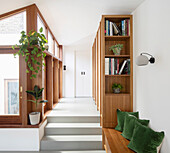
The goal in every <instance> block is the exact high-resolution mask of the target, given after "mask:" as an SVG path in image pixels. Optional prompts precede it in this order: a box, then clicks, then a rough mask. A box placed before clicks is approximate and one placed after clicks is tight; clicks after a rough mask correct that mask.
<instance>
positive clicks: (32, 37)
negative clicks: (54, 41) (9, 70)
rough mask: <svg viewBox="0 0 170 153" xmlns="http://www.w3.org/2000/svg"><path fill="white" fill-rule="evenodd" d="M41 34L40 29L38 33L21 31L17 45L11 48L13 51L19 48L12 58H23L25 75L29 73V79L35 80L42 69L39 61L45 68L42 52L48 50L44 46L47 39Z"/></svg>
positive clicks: (41, 30) (41, 29)
mask: <svg viewBox="0 0 170 153" xmlns="http://www.w3.org/2000/svg"><path fill="white" fill-rule="evenodd" d="M42 32H43V28H42V27H41V28H40V30H39V32H36V31H30V32H29V33H28V34H26V32H25V31H22V32H21V39H20V40H19V45H15V46H12V48H13V49H15V47H18V48H19V50H18V52H17V53H15V54H14V57H16V55H18V56H24V57H25V62H26V64H27V70H26V73H31V77H30V79H32V78H36V76H37V73H38V72H39V71H40V70H41V69H42V65H41V63H40V61H41V60H42V64H43V65H44V66H45V63H44V58H45V56H46V54H45V53H44V51H45V50H48V46H47V44H46V43H47V39H46V37H45V35H44V34H43V33H42Z"/></svg>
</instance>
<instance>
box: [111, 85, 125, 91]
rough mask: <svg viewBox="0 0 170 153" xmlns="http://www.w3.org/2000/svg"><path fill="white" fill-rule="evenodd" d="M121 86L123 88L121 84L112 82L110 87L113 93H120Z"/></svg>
mask: <svg viewBox="0 0 170 153" xmlns="http://www.w3.org/2000/svg"><path fill="white" fill-rule="evenodd" d="M122 88H123V86H122V85H121V84H117V83H114V84H113V85H112V89H113V92H114V93H120V91H121V89H122Z"/></svg>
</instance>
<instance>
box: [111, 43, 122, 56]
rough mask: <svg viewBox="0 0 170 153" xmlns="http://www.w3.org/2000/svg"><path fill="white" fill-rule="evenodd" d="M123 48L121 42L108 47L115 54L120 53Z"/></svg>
mask: <svg viewBox="0 0 170 153" xmlns="http://www.w3.org/2000/svg"><path fill="white" fill-rule="evenodd" d="M122 48H123V44H116V45H113V46H111V47H110V48H109V50H110V51H113V53H114V54H115V55H120V52H121V50H122Z"/></svg>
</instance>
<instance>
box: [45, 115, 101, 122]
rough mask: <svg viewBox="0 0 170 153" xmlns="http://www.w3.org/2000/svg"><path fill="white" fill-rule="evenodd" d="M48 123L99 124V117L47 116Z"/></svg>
mask: <svg viewBox="0 0 170 153" xmlns="http://www.w3.org/2000/svg"><path fill="white" fill-rule="evenodd" d="M47 122H48V123H100V116H98V115H97V116H95V115H94V116H52V115H51V116H47Z"/></svg>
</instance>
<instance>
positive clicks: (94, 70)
mask: <svg viewBox="0 0 170 153" xmlns="http://www.w3.org/2000/svg"><path fill="white" fill-rule="evenodd" d="M94 100H95V104H96V38H95V41H94Z"/></svg>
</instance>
